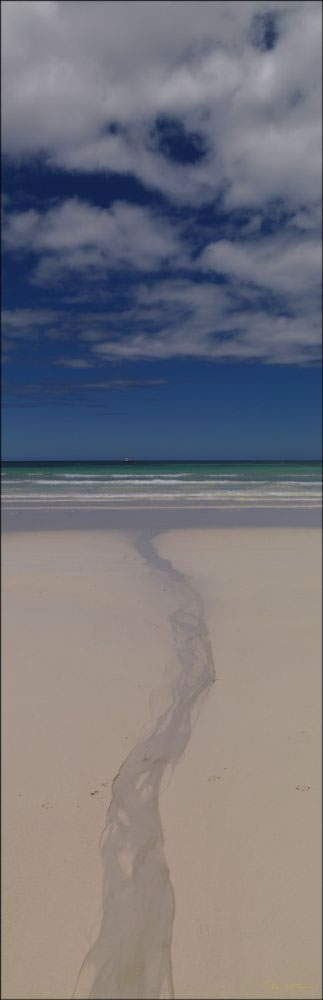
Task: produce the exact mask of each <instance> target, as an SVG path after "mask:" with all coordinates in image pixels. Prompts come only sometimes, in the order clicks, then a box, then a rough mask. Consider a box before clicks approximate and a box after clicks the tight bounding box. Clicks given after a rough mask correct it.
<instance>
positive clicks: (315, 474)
mask: <svg viewBox="0 0 323 1000" xmlns="http://www.w3.org/2000/svg"><path fill="white" fill-rule="evenodd" d="M1 476H2V507H3V509H4V510H9V511H10V510H15V511H19V510H30V509H32V510H42V509H43V510H48V509H52V508H54V509H56V510H59V509H62V510H71V511H72V510H80V509H81V510H92V511H93V510H97V509H105V510H106V509H110V508H114V509H116V508H117V509H121V508H135V507H137V508H142V509H145V508H157V509H160V508H194V509H196V508H201V509H212V508H231V509H239V508H240V509H241V508H246V507H248V508H253V507H256V508H259V507H262V508H268V507H275V508H285V507H286V508H291V507H292V508H295V509H297V508H301V509H305V508H306V509H307V508H319V507H320V506H321V499H322V464H321V463H320V462H283V461H280V462H211V461H209V462H194V461H190V462H175V461H172V462H148V461H145V462H134V461H128V460H124V461H121V462H104V461H102V462H99V461H96V462H77V461H75V462H28V463H27V462H6V463H4V464H3V465H2V472H1Z"/></svg>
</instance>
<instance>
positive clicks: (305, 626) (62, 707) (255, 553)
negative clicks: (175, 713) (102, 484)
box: [3, 528, 321, 1000]
mask: <svg viewBox="0 0 323 1000" xmlns="http://www.w3.org/2000/svg"><path fill="white" fill-rule="evenodd" d="M156 547H157V548H158V552H159V553H160V555H161V556H162V557H164V558H167V559H170V560H171V561H172V563H173V565H174V566H175V567H176V568H178V569H179V570H181V571H182V572H183V573H185V574H189V576H190V577H191V579H192V583H193V586H194V587H195V588H196V590H197V592H198V593H199V594H201V595H202V597H203V601H204V609H205V620H206V623H207V626H208V630H209V636H210V639H211V642H212V646H213V654H214V661H215V670H216V677H217V680H216V683H215V685H213V686H211V687H210V689H209V690H208V693H207V695H206V697H205V700H204V702H203V705H202V707H201V708H200V712H199V716H198V718H197V721H196V723H195V726H194V728H193V732H192V734H191V738H190V740H189V743H188V745H187V748H186V750H185V753H184V755H183V756H182V758H181V759H180V760H179V762H178V764H177V766H176V768H175V770H174V773H173V775H172V777H171V780H170V781H169V782H168V784H167V786H163V791H162V794H161V800H160V808H161V819H162V825H163V830H164V837H165V847H164V849H165V855H166V859H167V863H168V866H169V869H170V878H171V883H172V887H173V890H174V894H175V919H174V930H173V942H172V961H173V979H174V985H175V995H176V997H178V998H182V1000H186V998H197V997H199V996H203V998H205V1000H206V998H214V1000H215V998H225V997H233V998H249V997H250V998H251V997H264V998H266V997H270V996H274V997H278V998H279V997H280V998H283V1000H284V998H285V997H295V996H300V997H304V998H310V997H314V998H316V997H319V996H320V995H321V994H320V968H319V966H320V912H319V906H320V869H319V858H320V802H319V787H320V774H319V759H320V755H319V728H320V715H319V704H320V603H319V602H320V533H319V531H318V530H317V529H306V530H301V529H297V530H294V529H293V530H287V529H284V530H282V529H278V528H277V529H268V530H265V529H261V530H258V529H254V530H248V529H243V530H235V529H232V530H221V531H220V530H211V529H208V530H194V531H190V532H188V531H181V532H169V533H168V534H167V535H163V536H160V537H159V539H158V540H157V543H156ZM3 566H4V585H3V620H4V637H3V782H4V787H3V806H4V817H5V819H4V824H3V905H4V928H3V955H4V961H3V996H4V997H6V998H8V1000H11V998H12V1000H14V998H17V997H20V998H22V1000H24V998H27V997H31V998H32V1000H41V998H44V1000H47V998H48V1000H49V998H51V1000H55V998H57V1000H60V998H62V1000H68V998H70V997H71V996H72V991H73V989H74V985H75V980H76V976H77V973H78V971H79V969H80V966H81V963H82V961H83V959H84V958H85V955H86V953H87V951H88V949H89V946H90V945H91V944H92V942H93V940H95V938H96V936H97V934H98V931H99V926H100V902H101V891H102V881H103V873H102V867H101V861H100V856H99V846H98V845H99V838H100V835H101V833H102V830H103V828H104V824H105V816H106V810H107V806H108V804H109V801H110V798H111V783H112V780H113V778H114V776H115V775H116V774H117V772H118V771H119V768H120V765H121V764H122V761H123V760H124V758H125V757H126V755H127V754H128V753H129V751H130V750H131V748H132V747H134V746H135V745H136V743H137V742H138V740H140V738H141V737H142V736H143V734H144V733H145V731H146V724H147V722H148V721H149V718H151V714H152V715H153V717H154V718H156V716H158V714H159V713H160V712H162V711H163V710H164V708H165V705H167V691H165V698H164V701H163V686H162V685H161V681H162V678H163V675H164V668H165V665H166V664H167V663H168V662H169V661H170V659H171V658H172V656H173V645H172V644H173V636H172V631H171V626H170V621H169V618H168V616H169V615H170V614H171V612H172V610H174V607H173V600H174V594H172V585H171V582H169V585H166V584H165V580H163V577H162V574H161V575H159V577H158V573H157V574H155V572H154V571H153V570H152V569H151V568H149V567H148V566H147V564H146V563H145V561H144V559H143V558H142V557H141V556H140V555H139V554H138V552H136V551H135V550H134V548H133V547H132V545H131V544H130V542H129V540H128V539H127V538H125V537H124V536H122V535H121V534H118V533H116V532H96V533H95V532H93V533H91V532H82V533H81V532H75V533H71V532H65V533H63V532H62V533H60V532H53V533H48V534H45V533H44V534H43V533H42V534H39V535H36V534H31V533H30V534H22V535H19V536H18V535H15V534H12V535H8V536H5V538H4V545H3ZM164 676H165V675H164ZM166 679H167V675H166ZM165 683H166V681H165ZM154 690H157V694H156V695H155V697H154V698H153V699H152V700H151V702H150V705H149V699H150V695H151V693H152V692H153V691H154ZM125 930H127V928H126V927H125ZM93 995H94V994H93ZM101 995H102V994H100V996H101ZM107 995H108V994H107ZM123 995H125V994H123ZM132 995H133V996H139V995H140V994H138V993H137V994H136V993H133V994H132ZM146 995H147V994H146Z"/></svg>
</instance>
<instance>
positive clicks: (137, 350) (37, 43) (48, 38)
mask: <svg viewBox="0 0 323 1000" xmlns="http://www.w3.org/2000/svg"><path fill="white" fill-rule="evenodd" d="M320 19H321V9H320V4H319V3H318V2H316V0H314V2H310V0H306V2H304V3H302V2H301V3H299V2H292V0H289V2H284V0H279V2H269V3H268V2H258V0H256V2H255V0H253V2H250V3H249V2H246V0H244V2H242V3H239V2H237V3H222V2H217V3H212V2H209V3H203V2H202V3H201V2H200V3H198V4H197V3H194V2H193V3H192V2H191V3H185V2H173V3H165V2H161V3H158V2H156V0H154V2H153V3H150V2H145V3H140V2H132V3H130V4H128V3H126V2H122V0H121V2H117V3H114V2H110V3H96V2H93V0H92V2H91V3H79V2H77V0H76V2H75V0H74V2H73V3H70V2H67V0H64V2H63V3H59V2H47V0H41V2H26V0H24V2H23V3H20V2H17V0H15V2H11V0H7V2H6V0H5V2H4V3H3V4H2V29H3V81H4V95H3V110H2V117H3V137H2V144H3V161H4V166H3V180H2V211H3V291H4V295H3V314H2V331H3V351H4V360H3V382H4V391H3V401H4V409H5V414H4V420H3V457H4V458H8V459H20V458H21V459H23V458H48V459H50V458H59V457H61V458H65V459H66V458H82V457H84V458H88V459H90V458H119V457H120V458H122V457H124V455H127V456H128V457H131V458H135V457H138V458H140V457H142V458H149V457H152V458H166V457H170V458H172V457H173V458H181V457H182V458H188V457H194V458H274V457H277V458H297V457H300V458H302V457H303V458H313V457H318V456H319V453H320V426H321V421H320V406H321V370H320V347H321V306H320V278H321V232H320V219H321V208H320V195H321V135H320V125H321V110H320V75H321V28H320Z"/></svg>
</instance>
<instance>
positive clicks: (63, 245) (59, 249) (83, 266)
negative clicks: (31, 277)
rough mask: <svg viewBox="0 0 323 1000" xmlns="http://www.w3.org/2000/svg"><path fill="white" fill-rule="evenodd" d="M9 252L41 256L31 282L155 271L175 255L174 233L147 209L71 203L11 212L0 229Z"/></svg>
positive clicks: (176, 242) (69, 201) (176, 244)
mask: <svg viewBox="0 0 323 1000" xmlns="http://www.w3.org/2000/svg"><path fill="white" fill-rule="evenodd" d="M4 241H5V244H6V246H7V247H8V249H9V250H28V251H29V252H30V251H33V252H34V253H36V254H38V255H40V263H39V266H38V268H37V271H36V279H37V280H39V281H40V282H46V281H48V280H50V279H52V278H55V277H57V276H59V275H61V274H63V275H64V274H66V271H76V272H82V271H85V272H87V273H89V272H91V270H95V271H96V272H97V271H100V270H103V271H104V270H106V269H107V268H108V267H110V268H111V267H113V266H116V265H123V266H125V267H129V266H135V267H137V268H138V269H140V268H143V269H146V268H150V269H152V270H153V269H154V268H155V267H160V266H161V264H163V263H164V262H166V261H167V260H169V259H170V258H171V257H173V256H174V255H176V253H178V250H179V244H178V240H177V237H176V234H175V231H174V230H173V229H172V227H171V226H170V225H169V224H167V222H165V221H164V220H163V219H161V218H160V217H159V216H157V215H156V214H153V213H152V212H151V211H150V210H149V209H148V208H147V209H146V208H141V207H139V206H136V205H130V204H127V203H122V202H115V203H114V205H113V206H112V208H111V209H102V208H98V207H96V206H95V205H90V204H88V203H87V202H83V201H80V200H79V199H77V198H75V199H70V200H68V201H65V202H62V203H61V204H58V205H56V206H54V207H53V208H49V209H48V210H47V211H45V212H42V213H40V212H37V211H36V210H35V209H29V210H27V211H23V212H11V213H9V214H8V215H7V219H6V226H5V227H4Z"/></svg>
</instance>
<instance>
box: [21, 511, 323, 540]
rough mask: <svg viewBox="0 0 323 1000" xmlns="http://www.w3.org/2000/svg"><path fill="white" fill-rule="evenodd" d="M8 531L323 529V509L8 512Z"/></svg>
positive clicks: (156, 532) (154, 532) (157, 532)
mask: <svg viewBox="0 0 323 1000" xmlns="http://www.w3.org/2000/svg"><path fill="white" fill-rule="evenodd" d="M1 525H2V533H3V534H7V533H8V534H9V533H12V532H17V533H19V532H26V531H33V532H42V531H119V532H129V531H142V530H148V531H150V532H153V534H155V535H157V534H159V533H161V532H166V531H172V530H175V529H183V530H185V529H191V530H195V529H198V528H253V527H256V528H257V527H263V528H276V527H277V528H280V527H281V528H288V527H291V528H292V527H293V528H305V527H314V528H322V507H321V506H317V507H312V508H309V507H299V508H296V507H294V506H293V507H288V508H285V507H277V506H271V507H264V506H260V507H246V506H245V507H242V506H241V507H240V508H237V507H235V508H229V507H228V506H225V507H222V508H220V507H210V508H202V507H191V508H187V507H172V508H171V507H169V508H166V507H164V508H158V509H156V508H154V507H152V506H148V507H146V508H144V507H143V508H139V507H137V508H136V507H128V508H126V509H125V508H124V509H121V508H120V507H115V508H109V509H105V510H97V509H95V510H88V511H86V510H81V509H78V508H74V509H72V510H71V509H69V510H62V509H61V510H59V511H58V510H57V508H52V509H51V508H49V507H46V508H42V509H40V510H37V511H36V510H26V509H25V508H24V509H22V508H21V509H19V510H17V511H14V510H10V509H7V510H5V509H3V510H2V521H1Z"/></svg>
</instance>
